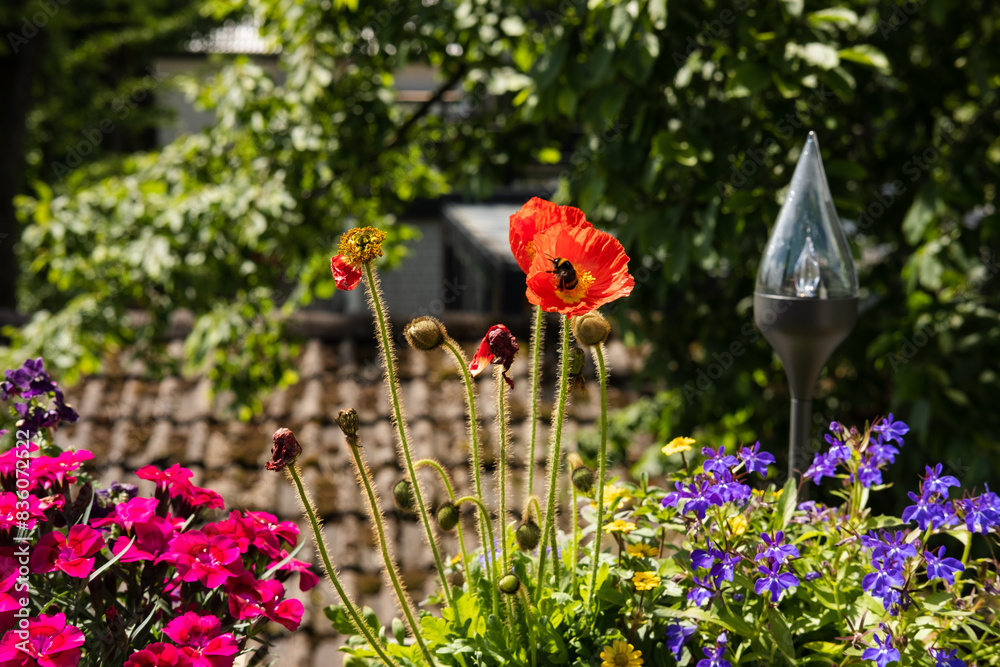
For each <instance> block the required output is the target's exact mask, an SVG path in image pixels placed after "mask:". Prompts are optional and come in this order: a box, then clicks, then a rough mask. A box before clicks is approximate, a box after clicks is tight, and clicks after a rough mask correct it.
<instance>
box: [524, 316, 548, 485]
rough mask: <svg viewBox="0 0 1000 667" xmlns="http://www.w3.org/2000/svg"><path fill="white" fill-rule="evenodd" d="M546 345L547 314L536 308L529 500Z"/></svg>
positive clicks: (532, 334)
mask: <svg viewBox="0 0 1000 667" xmlns="http://www.w3.org/2000/svg"><path fill="white" fill-rule="evenodd" d="M544 344H545V312H544V311H543V310H542V307H541V306H535V321H534V325H533V326H532V327H531V343H530V344H529V353H530V355H531V416H530V419H531V439H530V440H529V441H528V461H527V465H528V484H527V486H525V490H524V493H525V495H526V496H528V497H529V498H530V497H531V494H532V493H534V482H535V440H536V438H537V435H538V385H539V384H540V381H541V377H542V366H541V357H542V347H544Z"/></svg>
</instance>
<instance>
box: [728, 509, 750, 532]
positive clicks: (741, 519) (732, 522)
mask: <svg viewBox="0 0 1000 667" xmlns="http://www.w3.org/2000/svg"><path fill="white" fill-rule="evenodd" d="M726 525H727V526H729V532H730V533H732V534H733V535H742V534H743V533H745V532H747V518H746V517H745V516H743V515H742V514H737V515H736V516H731V517H729V519H727V520H726Z"/></svg>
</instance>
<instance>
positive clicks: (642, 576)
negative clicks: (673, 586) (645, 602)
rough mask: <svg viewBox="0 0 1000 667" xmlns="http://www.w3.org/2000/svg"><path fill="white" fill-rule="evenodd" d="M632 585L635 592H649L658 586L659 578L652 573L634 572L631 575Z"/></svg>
mask: <svg viewBox="0 0 1000 667" xmlns="http://www.w3.org/2000/svg"><path fill="white" fill-rule="evenodd" d="M632 585H633V586H635V590H637V591H651V590H653V589H654V588H656V587H657V586H659V585H660V577H658V576H657V575H656V574H654V573H653V572H636V573H635V574H633V575H632Z"/></svg>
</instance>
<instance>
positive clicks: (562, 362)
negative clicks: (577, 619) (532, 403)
mask: <svg viewBox="0 0 1000 667" xmlns="http://www.w3.org/2000/svg"><path fill="white" fill-rule="evenodd" d="M568 358H569V318H568V317H564V318H563V319H562V355H561V357H560V359H559V385H558V387H559V395H558V398H557V400H556V411H555V412H554V413H553V414H552V437H551V441H550V448H549V460H548V465H549V489H548V498H547V500H546V503H545V523H544V525H543V526H542V548H541V549H539V551H538V581H537V582H536V583H535V600H534V602H535V604H536V605H537V604H538V602H539V600H541V599H542V590H544V588H545V586H544V583H543V582H544V579H545V557H546V549H545V542H547V541H548V536H549V534H550V533H552V532H553V531H554V530H555V513H556V488H557V487H558V486H559V467H560V463H561V460H560V456H561V455H562V429H563V420H564V418H565V416H566V396H567V394H568V392H567V385H566V379H567V371H568V368H567V366H568V364H567V361H568ZM553 557H555V554H553Z"/></svg>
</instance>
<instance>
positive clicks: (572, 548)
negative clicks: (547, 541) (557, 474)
mask: <svg viewBox="0 0 1000 667" xmlns="http://www.w3.org/2000/svg"><path fill="white" fill-rule="evenodd" d="M569 490H570V492H571V493H572V494H573V507H572V510H573V533H572V535H571V537H570V540H569V544H568V545H567V546H568V547H569V548H568V549H567V551H569V553H570V561H569V562H568V563H566V567H567V568H569V571H570V575H571V576H572V578H573V584H572V587H571V588H570V590H572V591H574V593H575V592H576V562H577V560H578V559H579V558H580V553H579V549H578V548H577V539H578V538H577V532H578V531H579V530H580V520H579V518H578V516H579V514H580V505H579V502H580V499H579V498H578V497H577V491H576V485H574V484H573V483H572V482H570V485H569Z"/></svg>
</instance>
